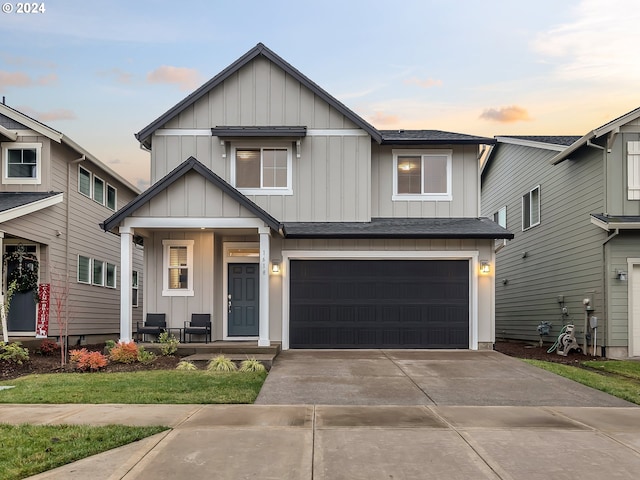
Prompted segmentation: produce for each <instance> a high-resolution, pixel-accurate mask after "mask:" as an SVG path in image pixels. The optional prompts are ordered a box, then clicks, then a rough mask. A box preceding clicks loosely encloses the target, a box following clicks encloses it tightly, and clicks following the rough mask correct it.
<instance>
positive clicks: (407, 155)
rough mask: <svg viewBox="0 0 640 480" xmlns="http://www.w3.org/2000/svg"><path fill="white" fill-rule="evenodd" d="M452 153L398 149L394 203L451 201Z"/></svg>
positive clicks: (395, 151)
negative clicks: (401, 201)
mask: <svg viewBox="0 0 640 480" xmlns="http://www.w3.org/2000/svg"><path fill="white" fill-rule="evenodd" d="M451 159H452V152H451V150H426V151H419V150H394V151H393V169H394V188H393V200H451V199H452V194H451V184H452V182H451Z"/></svg>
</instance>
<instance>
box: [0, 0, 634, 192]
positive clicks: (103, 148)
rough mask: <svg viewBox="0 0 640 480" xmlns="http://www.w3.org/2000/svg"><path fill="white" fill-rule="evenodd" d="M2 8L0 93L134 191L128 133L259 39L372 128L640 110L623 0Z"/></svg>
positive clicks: (581, 121)
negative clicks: (26, 10)
mask: <svg viewBox="0 0 640 480" xmlns="http://www.w3.org/2000/svg"><path fill="white" fill-rule="evenodd" d="M0 3H9V4H10V5H11V6H12V7H14V8H13V9H14V12H12V13H0V38H1V39H2V41H1V42H0V95H2V96H5V97H6V102H7V104H8V105H9V106H11V107H13V108H16V109H18V110H21V111H23V112H25V113H27V114H28V115H31V116H33V117H35V118H37V119H39V120H41V121H43V122H44V123H46V124H48V125H50V126H51V127H53V128H55V129H57V130H60V131H62V132H63V133H65V134H66V135H68V136H69V137H71V138H72V139H73V140H75V141H76V142H77V143H79V144H80V145H82V146H83V147H85V148H86V149H87V150H89V151H91V152H92V153H93V154H95V155H96V156H98V158H100V159H101V160H102V161H104V162H105V163H107V164H109V165H110V166H111V167H112V168H113V169H114V170H116V171H117V172H119V173H120V174H122V175H123V176H124V177H125V178H127V179H128V180H130V181H131V182H132V183H134V184H137V185H138V186H140V187H141V188H144V187H145V186H146V185H147V183H148V177H149V155H148V153H145V152H143V151H141V150H140V149H139V147H138V143H137V141H136V140H135V138H134V136H133V134H134V133H135V132H137V131H139V130H141V129H142V128H143V127H145V126H146V125H148V124H149V123H151V122H152V121H153V120H154V119H155V118H157V117H158V116H159V115H161V114H162V113H164V112H165V111H166V110H168V109H169V108H170V107H171V106H173V105H174V104H175V103H177V102H178V101H180V100H181V99H182V98H184V97H185V96H186V95H188V94H189V93H190V92H191V91H193V90H194V89H195V88H197V87H198V86H199V85H201V84H202V83H204V82H205V81H207V80H208V79H209V78H211V77H212V76H214V75H215V74H217V73H218V72H219V71H221V70H222V69H223V68H225V67H226V66H228V65H229V64H230V63H232V62H233V61H235V60H236V59H237V58H238V57H240V56H241V55H242V54H244V53H245V52H246V51H247V50H249V49H251V48H252V47H253V46H255V45H256V44H257V43H258V42H262V43H264V44H265V45H267V46H268V47H269V48H270V49H271V50H273V51H275V52H276V53H277V54H278V55H280V56H281V57H283V58H284V59H285V60H287V61H288V62H289V63H291V64H292V65H293V66H294V67H296V68H297V69H298V70H300V71H301V72H302V73H304V74H305V75H307V76H308V77H309V78H311V79H312V80H313V81H315V82H316V83H317V84H319V85H320V86H321V87H323V88H324V89H325V90H327V91H328V92H329V93H331V94H332V95H334V96H335V97H337V98H338V99H339V100H341V101H342V102H344V103H345V104H346V105H347V106H349V107H350V108H351V109H353V110H354V111H355V112H356V113H358V114H359V115H361V116H362V117H364V118H365V119H366V120H368V121H369V122H371V123H372V124H373V125H375V126H376V127H378V128H383V129H384V128H406V129H420V128H425V129H438V130H449V131H455V132H460V133H469V134H477V135H486V136H494V135H516V134H540V135H545V134H557V135H565V134H567V135H568V134H576V135H582V134H584V133H586V132H587V131H589V130H591V129H593V128H595V127H597V126H599V125H601V124H603V123H605V122H607V121H609V120H611V119H613V118H615V117H617V116H619V115H621V114H623V113H626V112H627V111H630V110H632V109H634V108H636V107H638V106H640V88H638V85H639V84H640V83H639V81H640V54H638V45H640V29H639V28H638V25H639V24H640V9H638V8H637V1H636V0H536V1H535V2H532V1H528V2H524V1H517V0H510V1H509V0H483V1H481V0H477V1H476V0H458V1H456V0H421V1H403V2H398V3H396V5H394V4H393V3H392V2H389V1H384V2H383V1H378V0H367V1H361V0H355V1H351V0H342V1H335V0H326V1H323V2H304V1H300V0H297V1H278V0H270V1H264V0H262V1H254V0H243V1H241V2H240V1H235V2H232V1H223V0H215V1H214V0H209V1H188V0H185V1H182V2H177V1H146V0H137V1H121V0H112V1H102V2H97V1H87V0H48V1H47V0H45V1H44V2H37V3H39V4H41V3H43V4H44V7H45V12H44V13H37V14H34V13H32V14H18V13H16V12H15V10H16V9H17V6H18V5H17V4H18V2H14V1H8V2H5V1H4V0H0Z"/></svg>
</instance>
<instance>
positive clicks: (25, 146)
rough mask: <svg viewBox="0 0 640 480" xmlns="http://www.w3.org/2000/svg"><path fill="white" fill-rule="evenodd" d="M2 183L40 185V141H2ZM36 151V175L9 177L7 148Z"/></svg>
mask: <svg viewBox="0 0 640 480" xmlns="http://www.w3.org/2000/svg"><path fill="white" fill-rule="evenodd" d="M0 146H1V147H2V183H4V184H7V185H20V184H22V185H24V184H29V185H40V184H41V183H42V178H41V177H42V143H22V142H2V144H0ZM31 149H35V151H36V176H35V177H27V178H18V177H9V150H31Z"/></svg>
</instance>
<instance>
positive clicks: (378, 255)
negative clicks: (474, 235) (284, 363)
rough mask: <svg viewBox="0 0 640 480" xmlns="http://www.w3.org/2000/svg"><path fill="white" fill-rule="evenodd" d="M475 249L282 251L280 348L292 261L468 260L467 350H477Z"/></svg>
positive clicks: (284, 333) (286, 324) (285, 343)
mask: <svg viewBox="0 0 640 480" xmlns="http://www.w3.org/2000/svg"><path fill="white" fill-rule="evenodd" d="M479 255H480V252H478V251H477V250H460V251H457V250H456V251H433V250H432V251H427V252H425V251H395V250H394V251H384V250H349V251H345V250H339V251H338V250H283V251H282V265H281V270H280V275H281V276H282V349H283V350H288V349H289V311H290V309H289V281H290V279H289V270H290V268H289V267H290V261H291V260H358V259H363V260H365V259H366V260H393V259H395V260H404V259H416V260H469V350H477V349H478V275H477V272H478V267H479V265H478V258H479Z"/></svg>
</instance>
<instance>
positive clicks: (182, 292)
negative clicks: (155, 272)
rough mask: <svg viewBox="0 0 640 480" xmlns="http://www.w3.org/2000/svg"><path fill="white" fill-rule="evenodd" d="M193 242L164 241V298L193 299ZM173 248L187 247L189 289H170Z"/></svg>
mask: <svg viewBox="0 0 640 480" xmlns="http://www.w3.org/2000/svg"><path fill="white" fill-rule="evenodd" d="M193 244H194V241H193V240H162V296H164V297H193V295H194V291H193V266H194V265H193ZM171 247H187V265H186V266H185V268H187V285H188V288H180V289H177V288H172V289H170V288H169V275H168V272H169V252H170V249H171Z"/></svg>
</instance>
